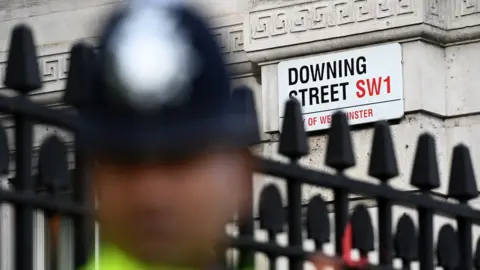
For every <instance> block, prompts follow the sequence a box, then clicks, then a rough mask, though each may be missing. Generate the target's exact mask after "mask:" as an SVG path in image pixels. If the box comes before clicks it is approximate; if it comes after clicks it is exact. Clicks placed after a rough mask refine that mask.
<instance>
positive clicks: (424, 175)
mask: <svg viewBox="0 0 480 270" xmlns="http://www.w3.org/2000/svg"><path fill="white" fill-rule="evenodd" d="M410 184H411V185H412V186H414V187H417V188H419V189H423V190H430V189H435V188H438V187H440V176H439V172H438V162H437V151H436V147H435V139H434V138H433V136H432V135H430V134H428V133H424V134H422V135H420V137H419V138H418V143H417V151H416V153H415V160H414V162H413V170H412V177H411V179H410Z"/></svg>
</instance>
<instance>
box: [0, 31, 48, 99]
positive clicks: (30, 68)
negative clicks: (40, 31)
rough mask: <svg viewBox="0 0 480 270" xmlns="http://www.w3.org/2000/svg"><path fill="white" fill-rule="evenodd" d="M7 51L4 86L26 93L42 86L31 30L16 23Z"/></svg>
mask: <svg viewBox="0 0 480 270" xmlns="http://www.w3.org/2000/svg"><path fill="white" fill-rule="evenodd" d="M9 50H10V51H9V53H8V61H7V69H6V73H5V81H4V83H5V86H6V87H8V88H11V89H13V90H17V91H19V92H20V93H23V94H27V93H29V92H31V91H33V90H36V89H39V88H40V87H42V80H41V79H40V70H39V68H38V63H37V53H36V48H35V43H34V40H33V34H32V30H31V29H30V28H29V27H28V26H26V25H23V24H21V25H17V26H16V27H15V28H14V29H13V31H12V37H11V39H10V47H9Z"/></svg>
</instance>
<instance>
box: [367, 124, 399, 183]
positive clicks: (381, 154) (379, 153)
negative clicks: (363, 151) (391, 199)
mask: <svg viewBox="0 0 480 270" xmlns="http://www.w3.org/2000/svg"><path fill="white" fill-rule="evenodd" d="M370 153H371V155H370V166H369V169H368V175H370V176H372V177H375V178H377V179H379V180H380V181H382V182H386V181H388V180H390V179H391V178H393V177H395V176H398V165H397V158H396V156H395V149H394V147H393V139H392V135H391V133H390V126H389V125H388V123H387V121H380V122H378V123H376V124H375V131H374V135H373V143H372V150H371V152H370Z"/></svg>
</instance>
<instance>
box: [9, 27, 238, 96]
mask: <svg viewBox="0 0 480 270" xmlns="http://www.w3.org/2000/svg"><path fill="white" fill-rule="evenodd" d="M213 32H214V33H215V35H216V36H217V38H218V39H219V40H220V48H221V49H222V51H223V53H224V54H227V57H228V55H236V54H238V53H244V49H243V25H242V24H237V25H233V26H225V27H221V28H215V29H213ZM69 58H70V55H69V52H64V53H58V54H52V55H44V56H40V57H39V58H38V66H39V69H40V74H41V78H42V80H43V82H44V83H45V84H48V83H56V82H60V81H64V80H65V79H67V73H68V65H69ZM232 62H234V61H230V63H232ZM5 69H6V63H5V62H3V63H0V79H1V82H0V88H5V87H4V85H3V78H5Z"/></svg>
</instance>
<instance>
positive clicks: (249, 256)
mask: <svg viewBox="0 0 480 270" xmlns="http://www.w3.org/2000/svg"><path fill="white" fill-rule="evenodd" d="M249 184H250V185H249V187H248V190H249V195H248V198H249V200H250V202H251V203H252V205H251V207H250V209H249V211H250V212H249V213H248V214H247V215H246V217H245V218H243V220H242V221H241V223H240V225H239V234H240V236H241V237H250V238H252V239H253V238H254V218H253V204H254V203H253V175H252V179H251V180H250V182H249ZM238 268H239V269H254V268H255V252H254V251H252V250H240V256H239V262H238Z"/></svg>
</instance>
